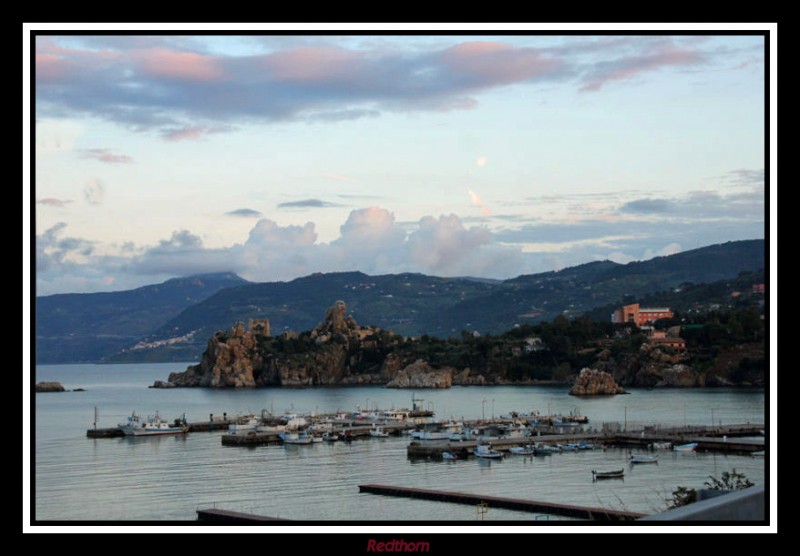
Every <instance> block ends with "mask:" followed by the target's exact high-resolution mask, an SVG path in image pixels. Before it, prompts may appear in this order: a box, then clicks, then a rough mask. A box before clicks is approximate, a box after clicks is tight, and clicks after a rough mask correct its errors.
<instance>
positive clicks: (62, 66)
mask: <svg viewBox="0 0 800 556" xmlns="http://www.w3.org/2000/svg"><path fill="white" fill-rule="evenodd" d="M69 71H70V63H69V62H68V61H66V60H64V59H63V58H61V57H60V56H56V55H54V54H41V53H39V52H37V53H36V79H39V80H45V81H55V80H58V79H60V78H62V77H64V76H65V75H67V74H68V73H69Z"/></svg>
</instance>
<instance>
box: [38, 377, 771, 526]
mask: <svg viewBox="0 0 800 556" xmlns="http://www.w3.org/2000/svg"><path fill="white" fill-rule="evenodd" d="M185 368H186V364H175V363H169V364H146V365H41V366H38V367H37V369H36V381H41V380H56V381H59V382H61V383H62V384H64V386H65V387H66V388H68V389H74V388H84V389H86V391H85V392H66V393H60V394H49V393H48V394H36V396H35V404H36V405H35V419H36V424H35V440H34V442H35V444H34V445H35V453H34V459H35V464H34V481H33V482H34V487H32V488H33V492H32V505H33V506H34V508H35V518H36V519H37V520H92V521H100V520H194V519H195V518H196V513H195V512H196V510H197V509H198V508H201V507H210V506H214V505H215V506H216V507H219V508H224V509H229V510H236V511H241V512H250V513H256V514H262V515H268V516H274V517H282V518H289V519H297V520H315V521H316V520H333V521H347V520H359V521H363V520H390V521H406V520H421V521H427V522H435V521H441V520H448V521H449V520H458V521H476V520H478V519H480V518H481V517H480V516H479V515H478V513H477V511H476V508H473V507H471V506H460V505H455V504H448V503H440V502H429V501H419V500H407V499H401V498H387V497H383V496H376V495H373V494H360V493H359V492H358V485H359V484H364V483H382V484H391V485H401V486H410V487H420V488H432V489H441V490H453V491H464V492H471V493H482V494H487V495H495V496H509V497H515V498H530V499H535V500H547V501H552V502H558V503H564V504H578V505H584V506H594V507H605V508H613V509H624V510H630V511H640V512H648V513H652V512H657V511H662V510H664V509H665V508H666V502H665V499H666V498H670V495H671V492H672V491H673V490H674V489H675V488H676V487H678V486H679V485H682V486H688V487H702V484H703V482H704V481H706V480H708V477H709V475H714V476H719V475H720V474H721V473H722V472H724V471H730V470H732V469H734V468H735V469H736V471H738V472H742V473H744V474H745V475H747V477H748V478H749V479H750V480H751V481H753V482H754V483H756V484H763V482H764V460H763V458H753V457H750V456H735V455H721V454H710V453H708V454H706V453H690V454H676V453H674V452H663V453H661V457H660V460H659V463H658V465H644V466H634V467H631V466H629V465H626V464H625V461H626V459H627V457H628V455H629V454H630V453H631V452H630V451H629V450H627V449H608V450H605V451H602V450H596V451H587V452H577V453H564V454H556V455H553V456H550V457H546V458H522V457H509V458H506V459H504V460H501V461H484V460H472V459H471V460H467V461H457V462H454V463H446V462H433V461H417V462H414V461H409V460H408V459H407V458H406V447H407V445H408V439H407V438H405V437H396V438H395V437H392V438H386V439H370V440H364V441H357V442H352V443H351V444H345V443H334V444H327V443H321V444H314V445H311V446H263V447H256V448H230V447H223V446H222V445H221V442H220V437H221V436H222V434H223V433H222V432H211V433H191V434H188V435H185V436H169V437H150V438H128V437H125V438H108V439H89V438H87V437H86V430H87V429H89V428H91V427H92V421H93V418H94V408H95V407H97V408H98V411H99V421H98V427H113V426H116V424H117V423H118V422H120V421H123V420H124V419H125V417H126V416H127V415H130V413H131V412H132V411H134V410H135V411H136V412H138V413H140V414H152V413H154V412H155V411H159V413H160V414H161V415H162V416H163V417H165V418H168V419H170V420H171V419H172V418H174V417H178V416H180V415H181V414H183V413H186V417H187V418H188V420H189V421H202V420H206V419H208V417H209V414H210V413H213V414H215V415H221V414H222V413H223V412H226V413H227V414H228V415H229V416H231V415H236V414H245V413H260V411H261V410H262V409H267V410H270V411H272V412H274V413H283V412H285V411H291V412H313V411H318V412H332V411H335V410H354V409H355V408H356V405H360V406H362V407H374V406H377V407H380V408H390V407H395V408H399V407H409V406H410V405H411V396H412V392H411V391H407V390H393V389H385V388H381V387H347V388H315V389H279V388H265V389H258V390H246V391H231V390H222V391H214V390H206V389H188V388H187V389H168V390H163V389H151V388H148V385H150V384H152V383H153V381H154V380H157V379H161V380H163V379H166V377H167V375H168V374H169V372H170V371H175V370H184V369H185ZM414 394H415V395H416V396H417V397H421V398H424V401H423V402H421V403H422V404H423V405H424V406H426V407H429V408H431V409H433V410H434V411H435V412H436V416H437V418H449V417H453V418H458V419H460V418H462V417H463V418H465V419H475V418H480V417H482V416H483V417H486V418H489V417H491V416H492V415H495V416H499V415H502V414H506V413H508V412H510V411H512V410H516V411H531V410H538V411H539V412H541V413H547V412H548V411H550V412H552V413H559V412H560V413H567V412H569V411H570V410H573V409H575V408H577V409H578V410H579V411H580V412H581V413H582V414H584V415H586V416H588V417H589V419H590V426H591V427H596V428H598V429H599V428H601V427H602V424H603V423H604V422H607V423H611V422H614V423H620V424H623V423H625V422H627V426H628V428H629V429H630V428H633V427H635V426H639V425H655V424H658V425H683V424H689V425H708V424H711V422H712V418H713V421H714V423H716V424H719V423H722V424H723V425H724V424H728V423H746V422H752V423H763V422H764V398H765V394H764V391H763V390H755V389H754V390H742V389H725V388H719V389H704V390H700V389H686V390H678V389H675V390H644V389H634V390H633V391H632V392H631V394H630V395H623V396H614V397H604V398H597V399H578V398H575V397H572V396H569V395H568V394H567V388H565V387H563V386H557V387H552V386H546V387H545V386H500V387H454V388H451V389H449V390H436V391H433V390H425V391H422V390H419V391H416V392H414ZM623 466H624V467H625V469H626V475H625V479H624V480H622V481H619V480H615V481H605V482H597V483H593V482H592V476H591V470H592V469H597V470H608V469H617V468H620V467H623ZM482 517H483V520H485V521H493V520H495V521H509V520H532V519H546V518H548V516H539V515H536V514H530V513H521V512H513V511H509V510H499V509H490V510H489V511H488V513H486V514H485V515H483V516H482ZM549 519H561V518H558V517H554V516H550V517H549Z"/></svg>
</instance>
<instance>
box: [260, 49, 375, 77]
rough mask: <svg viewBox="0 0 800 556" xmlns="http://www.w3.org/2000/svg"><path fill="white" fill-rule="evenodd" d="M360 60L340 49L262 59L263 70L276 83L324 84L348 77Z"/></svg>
mask: <svg viewBox="0 0 800 556" xmlns="http://www.w3.org/2000/svg"><path fill="white" fill-rule="evenodd" d="M361 57H362V55H361V54H359V53H357V52H351V51H347V50H343V49H341V48H332V47H306V48H295V49H292V50H287V51H285V52H276V53H274V54H269V55H267V56H265V57H264V60H263V66H264V67H265V68H267V69H268V70H269V71H270V72H271V73H272V75H273V77H274V78H275V79H278V80H286V81H325V80H328V79H332V78H335V77H338V76H341V75H345V74H350V73H352V72H353V70H354V68H355V67H357V66H358V64H359V62H360V60H361Z"/></svg>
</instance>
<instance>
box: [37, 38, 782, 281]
mask: <svg viewBox="0 0 800 556" xmlns="http://www.w3.org/2000/svg"><path fill="white" fill-rule="evenodd" d="M145 33H147V31H146V30H145V31H139V32H136V31H128V32H127V33H126V34H121V35H120V34H118V35H101V34H98V33H97V31H95V32H94V33H92V32H91V30H89V31H86V32H85V34H82V35H58V34H46V35H39V36H37V37H36V38H35V42H34V44H33V51H32V52H31V56H32V58H33V59H34V61H35V62H34V63H35V66H34V75H32V76H31V77H32V80H33V82H34V83H35V89H34V95H33V98H32V105H31V106H30V111H31V114H30V116H31V123H30V125H31V131H32V132H33V133H34V134H35V143H34V152H33V153H31V154H32V156H33V161H34V175H32V176H30V180H29V181H30V182H31V183H26V186H31V189H30V190H29V191H30V202H31V203H32V204H33V210H34V211H35V225H33V224H32V226H33V228H34V229H35V253H36V255H35V269H36V270H35V280H36V281H35V283H36V294H37V295H50V294H56V293H68V292H79V293H80V292H94V291H115V290H125V289H130V288H134V287H139V286H142V285H145V284H152V283H156V282H161V281H163V280H165V279H168V278H172V277H176V276H185V275H190V274H197V273H204V272H223V271H229V272H235V273H237V274H239V275H240V276H242V277H243V278H246V279H248V280H252V281H256V282H266V281H276V280H290V279H293V278H296V277H299V276H305V275H308V274H311V273H313V272H333V271H350V270H360V271H363V272H366V273H368V274H386V273H398V272H423V273H426V274H431V275H436V276H479V277H488V278H498V279H503V278H510V277H514V276H518V275H520V274H529V273H535V272H544V271H550V270H558V269H561V268H565V267H568V266H573V265H576V264H582V263H586V262H591V261H597V260H605V259H608V260H612V261H615V262H619V263H627V262H631V261H634V260H644V259H649V258H652V257H655V256H659V255H668V254H673V253H678V252H681V251H686V250H689V249H694V248H697V247H701V246H705V245H711V244H715V243H722V242H726V241H733V240H744V239H756V238H764V232H765V229H764V227H765V210H766V207H765V166H766V160H765V159H766V156H767V154H768V153H766V152H765V141H766V136H765V133H766V129H765V126H766V122H765V117H766V113H765V109H766V104H765V41H764V38H763V36H759V35H749V36H748V35H745V34H741V35H730V34H719V35H708V34H702V35H701V34H694V33H692V32H688V31H684V32H683V33H682V34H680V35H675V34H666V33H665V34H656V35H653V34H649V35H641V34H631V33H626V32H624V30H623V31H617V32H616V33H615V34H593V33H591V32H588V31H587V32H585V33H583V34H579V35H557V34H556V35H541V34H538V35H537V34H534V33H530V32H528V33H517V34H513V35H510V34H491V33H482V34H476V33H464V34H447V35H445V34H434V33H430V34H422V35H414V36H411V35H402V34H399V35H398V34H394V35H387V34H363V35H353V34H347V32H346V31H343V32H340V33H330V34H325V35H309V34H305V35H304V34H297V35H275V34H271V35H270V34H257V35H208V34H205V35H203V34H197V35H191V34H189V35H148V34H145ZM451 33H452V31H451Z"/></svg>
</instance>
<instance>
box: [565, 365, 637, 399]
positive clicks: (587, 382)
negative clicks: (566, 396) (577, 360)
mask: <svg viewBox="0 0 800 556" xmlns="http://www.w3.org/2000/svg"><path fill="white" fill-rule="evenodd" d="M569 393H570V395H571V396H606V395H612V394H625V393H626V392H625V390H624V389H623V388H622V387H621V386H620V385H619V384H617V382H616V381H615V380H614V377H613V376H611V375H610V374H608V373H606V372H603V371H598V370H597V369H590V368H588V367H584V368H583V369H581V372H580V374H579V375H578V378H577V380H576V381H575V386H573V387H572V389H571V390H570V391H569Z"/></svg>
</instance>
